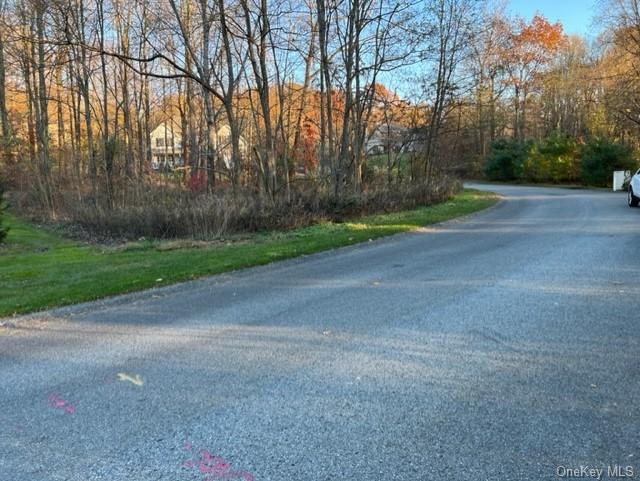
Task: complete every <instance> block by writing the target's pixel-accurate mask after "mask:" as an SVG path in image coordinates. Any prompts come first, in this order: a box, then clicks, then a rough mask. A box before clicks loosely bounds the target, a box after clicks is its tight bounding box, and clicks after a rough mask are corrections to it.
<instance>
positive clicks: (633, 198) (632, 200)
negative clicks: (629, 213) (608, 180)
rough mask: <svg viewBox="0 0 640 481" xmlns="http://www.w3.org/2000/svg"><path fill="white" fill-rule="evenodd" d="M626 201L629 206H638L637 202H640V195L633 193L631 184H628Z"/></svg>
mask: <svg viewBox="0 0 640 481" xmlns="http://www.w3.org/2000/svg"><path fill="white" fill-rule="evenodd" d="M628 202H629V207H638V204H639V203H640V197H636V196H635V195H633V189H632V188H631V186H629V193H628Z"/></svg>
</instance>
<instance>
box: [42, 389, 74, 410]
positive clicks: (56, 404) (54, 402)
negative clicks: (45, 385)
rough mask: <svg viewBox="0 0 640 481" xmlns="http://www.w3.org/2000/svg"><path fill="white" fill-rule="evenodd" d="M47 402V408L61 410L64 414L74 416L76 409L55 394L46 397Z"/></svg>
mask: <svg viewBox="0 0 640 481" xmlns="http://www.w3.org/2000/svg"><path fill="white" fill-rule="evenodd" d="M47 401H48V402H49V406H51V407H52V408H56V409H62V410H63V411H64V412H65V413H68V414H74V413H75V412H76V407H75V406H74V405H73V404H71V403H70V402H69V401H65V400H64V399H62V398H61V397H60V396H58V395H57V394H56V393H51V394H49V396H47Z"/></svg>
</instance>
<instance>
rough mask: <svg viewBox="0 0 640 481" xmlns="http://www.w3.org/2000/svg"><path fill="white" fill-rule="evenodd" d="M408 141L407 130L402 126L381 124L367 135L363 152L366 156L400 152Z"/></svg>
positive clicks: (393, 123) (392, 123)
mask: <svg viewBox="0 0 640 481" xmlns="http://www.w3.org/2000/svg"><path fill="white" fill-rule="evenodd" d="M409 140H410V139H409V129H407V128H406V127H405V126H404V125H401V124H398V123H395V122H391V123H388V124H387V123H381V124H378V125H377V126H376V127H375V128H374V129H373V130H372V131H371V133H370V134H369V137H368V138H367V140H366V142H365V150H366V152H367V153H368V154H382V153H385V152H389V151H391V152H401V151H403V150H404V149H405V146H406V144H407V142H408V141H409Z"/></svg>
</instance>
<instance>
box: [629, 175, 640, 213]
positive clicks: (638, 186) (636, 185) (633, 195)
mask: <svg viewBox="0 0 640 481" xmlns="http://www.w3.org/2000/svg"><path fill="white" fill-rule="evenodd" d="M628 199H629V207H638V204H640V169H638V171H637V172H636V173H635V174H634V175H633V176H632V177H631V181H630V182H629V190H628Z"/></svg>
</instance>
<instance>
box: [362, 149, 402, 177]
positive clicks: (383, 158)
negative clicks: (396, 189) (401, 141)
mask: <svg viewBox="0 0 640 481" xmlns="http://www.w3.org/2000/svg"><path fill="white" fill-rule="evenodd" d="M410 157H411V154H408V153H393V154H391V161H392V162H393V161H395V162H396V166H395V168H394V172H395V173H396V174H397V173H398V171H400V173H402V174H406V173H407V172H408V171H409V159H410ZM388 160H389V159H388V154H374V155H369V156H368V157H367V163H368V164H369V166H370V167H372V168H373V169H374V170H376V171H379V172H386V171H387V162H388Z"/></svg>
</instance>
